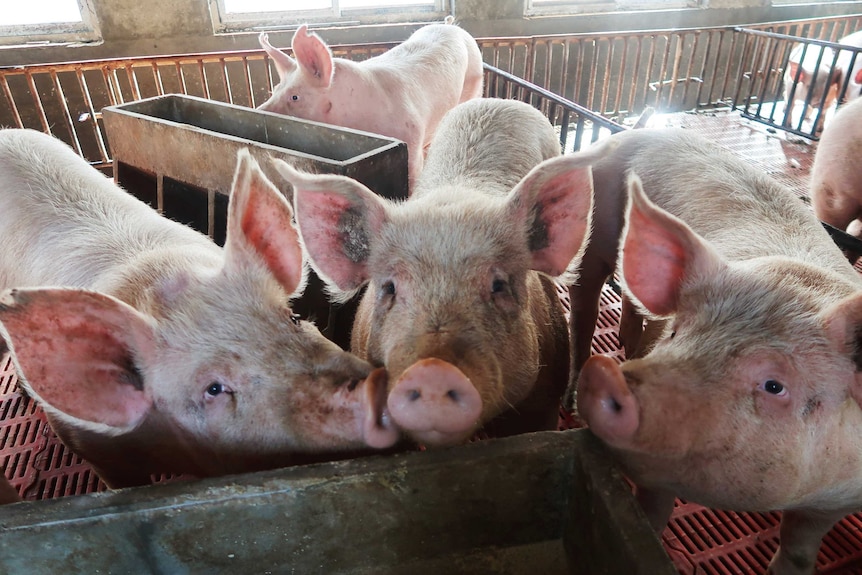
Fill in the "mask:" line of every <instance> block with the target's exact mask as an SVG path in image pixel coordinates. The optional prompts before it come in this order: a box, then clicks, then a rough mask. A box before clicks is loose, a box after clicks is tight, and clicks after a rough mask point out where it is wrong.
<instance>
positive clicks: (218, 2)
mask: <svg viewBox="0 0 862 575" xmlns="http://www.w3.org/2000/svg"><path fill="white" fill-rule="evenodd" d="M451 3H452V2H451V0H434V4H433V6H420V5H412V6H411V5H408V6H381V7H372V8H338V7H337V6H338V0H332V4H333V5H334V6H335V7H334V8H329V9H318V10H281V11H278V12H238V13H228V12H227V11H226V10H225V7H224V0H208V4H209V7H210V15H211V17H212V23H213V32H214V33H216V34H230V33H234V32H249V31H256V30H270V31H274V30H278V29H291V28H295V27H297V26H299V25H300V24H303V23H308V24H312V25H326V24H337V25H342V26H343V25H356V24H390V23H405V22H431V21H435V20H442V19H443V18H445V17H446V16H447V15H448V14H449V11H450V10H451Z"/></svg>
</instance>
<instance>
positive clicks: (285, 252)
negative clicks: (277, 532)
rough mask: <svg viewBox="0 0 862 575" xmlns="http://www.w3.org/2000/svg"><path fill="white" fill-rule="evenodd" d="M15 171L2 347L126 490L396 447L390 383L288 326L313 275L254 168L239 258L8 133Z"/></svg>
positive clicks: (65, 429) (52, 148) (236, 250)
mask: <svg viewBox="0 0 862 575" xmlns="http://www.w3.org/2000/svg"><path fill="white" fill-rule="evenodd" d="M0 166H2V170H0V181H2V186H0V189H2V191H3V193H2V196H0V203H2V209H0V235H2V243H3V246H4V250H3V252H2V254H0V287H2V288H5V289H6V291H5V292H4V293H3V295H2V297H0V323H2V333H3V336H4V339H5V341H6V342H7V343H8V346H9V348H10V351H11V352H12V354H13V359H14V362H15V365H16V367H17V369H18V371H19V373H20V374H21V381H22V382H23V384H24V387H25V389H26V390H27V391H28V393H30V394H31V395H33V396H35V398H36V399H37V400H38V401H39V403H40V404H41V405H42V406H43V407H44V408H45V411H46V413H47V416H48V419H49V421H50V423H51V425H52V427H53V428H54V430H55V431H56V433H57V435H58V436H59V437H60V438H61V440H62V441H63V442H64V443H65V444H66V445H67V446H69V447H70V448H71V449H72V450H73V451H75V452H76V453H78V454H79V455H81V456H82V457H84V458H85V459H87V460H88V461H89V462H90V463H91V464H92V465H93V467H94V469H95V471H96V472H97V474H98V475H99V476H100V477H101V478H102V479H103V480H104V481H105V483H106V484H108V485H109V486H110V487H122V486H129V485H139V484H146V483H149V482H150V475H151V474H158V473H162V472H171V473H188V474H192V475H196V476H209V475H221V474H225V473H236V472H241V471H247V470H255V469H262V468H272V467H277V466H281V465H286V464H290V463H296V462H302V461H305V460H306V458H314V457H317V456H318V454H319V453H320V452H326V453H327V454H328V455H333V456H334V455H335V454H337V453H338V452H346V451H356V450H367V449H368V448H380V447H388V446H390V445H392V444H393V443H394V442H395V440H396V439H397V432H395V431H394V430H393V429H392V428H391V426H388V425H387V424H386V420H385V418H384V417H383V413H382V410H383V409H384V407H383V402H384V401H385V396H384V395H383V393H384V392H385V389H384V388H383V387H382V386H381V378H380V376H381V374H380V373H379V370H378V371H376V372H372V368H371V366H370V365H368V364H367V363H366V362H364V361H361V360H359V359H358V358H356V357H354V356H352V355H350V354H348V353H346V352H344V351H342V350H341V349H339V348H338V347H337V346H336V345H335V344H333V343H331V342H329V341H328V340H326V339H325V338H324V337H323V336H322V335H321V334H320V333H319V332H318V331H317V329H316V328H315V327H314V326H313V325H311V324H309V323H308V322H305V321H301V320H300V319H299V318H298V317H296V316H295V315H294V314H293V312H292V310H291V309H290V307H289V299H290V298H291V297H293V296H294V295H296V294H297V293H298V292H299V291H301V289H302V286H303V276H304V262H303V254H302V250H301V247H300V245H299V243H298V235H297V232H296V230H295V228H294V226H293V224H292V222H291V219H292V210H291V208H290V206H289V204H288V203H287V202H286V200H285V199H284V198H283V196H282V195H281V194H280V193H279V192H278V191H277V190H276V189H275V188H274V186H273V185H272V184H271V183H270V182H269V181H268V180H267V179H266V177H265V176H264V175H263V173H262V172H261V171H260V169H259V167H258V166H257V164H256V162H255V161H254V160H253V159H252V158H251V156H250V155H249V154H248V152H247V151H242V152H241V153H240V154H239V157H238V165H237V170H236V176H235V180H234V185H233V191H232V193H231V198H230V204H229V215H228V232H227V237H228V239H227V242H226V246H225V248H224V249H221V248H219V247H217V246H216V245H215V244H214V243H213V242H212V241H211V240H210V239H209V238H207V237H206V236H204V235H202V234H199V233H197V232H195V231H193V230H191V229H189V228H188V227H186V226H184V225H182V224H179V223H176V222H172V221H170V220H167V219H166V218H163V217H162V216H160V215H158V214H157V213H156V212H155V211H154V210H152V209H151V208H149V207H148V206H146V205H145V204H143V203H141V202H139V201H138V200H136V199H134V198H133V197H131V196H130V195H128V194H126V193H125V192H124V191H122V190H121V189H119V188H118V187H117V186H116V185H114V184H113V182H111V181H110V180H109V179H107V178H105V177H104V176H103V175H102V174H100V173H99V172H98V171H97V170H95V169H94V168H92V167H90V166H89V165H88V164H87V162H86V161H85V160H84V159H83V158H81V157H80V156H78V155H77V154H76V153H75V152H74V151H72V149H71V148H69V147H68V146H66V145H65V144H63V143H62V142H60V141H59V140H56V139H54V138H52V137H51V136H48V135H45V134H42V133H40V132H36V131H32V130H11V129H10V130H3V131H0ZM46 286H47V287H46ZM55 286H57V287H55ZM8 288H15V289H8ZM328 455H327V456H328ZM325 457H326V456H325Z"/></svg>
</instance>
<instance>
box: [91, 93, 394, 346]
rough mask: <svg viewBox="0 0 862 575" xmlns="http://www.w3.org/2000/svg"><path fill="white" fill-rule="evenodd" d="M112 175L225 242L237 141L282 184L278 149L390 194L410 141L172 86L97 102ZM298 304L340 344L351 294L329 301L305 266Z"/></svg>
mask: <svg viewBox="0 0 862 575" xmlns="http://www.w3.org/2000/svg"><path fill="white" fill-rule="evenodd" d="M102 117H103V120H104V123H105V132H106V134H107V137H108V142H109V144H110V147H111V152H112V155H113V158H114V179H115V180H116V181H117V182H118V183H119V184H120V185H122V186H123V187H124V188H126V189H127V190H128V191H129V192H131V193H132V194H134V195H135V196H137V197H138V198H139V199H141V200H143V201H145V202H147V203H149V204H150V205H151V206H153V207H154V208H156V209H158V210H159V211H161V212H162V213H163V214H164V215H165V216H167V217H169V218H171V219H173V220H176V221H179V222H182V223H184V224H187V225H189V226H191V227H193V228H195V229H197V230H198V231H201V232H203V233H206V234H208V235H209V236H210V237H212V238H213V239H214V240H215V241H216V243H218V244H219V245H223V244H224V241H225V233H226V226H227V204H228V196H229V194H230V187H231V183H232V181H233V174H234V169H235V167H236V156H237V151H238V150H240V149H242V148H248V149H249V150H250V151H251V153H252V155H253V156H254V157H255V158H256V159H257V160H258V162H259V164H260V166H261V168H262V169H263V170H264V172H265V173H266V174H267V176H268V177H269V178H270V179H271V180H272V181H273V182H274V183H275V184H276V186H277V187H279V188H280V189H282V190H283V191H285V192H287V193H288V194H289V193H290V188H289V184H287V182H285V181H284V180H283V179H282V178H281V176H280V175H279V174H278V173H277V172H276V170H275V169H274V168H273V167H272V166H271V163H270V157H276V158H281V159H283V160H285V161H287V162H289V163H291V164H292V165H294V166H296V167H297V168H299V169H301V170H305V171H309V172H316V173H331V174H341V175H344V176H349V177H351V178H353V179H355V180H357V181H359V182H362V183H363V184H365V185H366V186H368V188H369V189H371V190H373V191H374V192H376V193H377V194H380V195H381V196H384V197H387V198H393V199H399V198H406V197H407V189H408V188H407V145H406V144H405V143H403V142H401V141H399V140H395V139H393V138H388V137H386V136H381V135H377V134H371V133H368V132H362V131H359V130H351V129H348V128H341V127H337V126H331V125H328V124H321V123H319V122H310V121H307V120H300V119H298V118H293V117H289V116H283V115H280V114H273V113H270V112H263V111H259V110H254V109H251V108H244V107H242V106H235V105H233V104H225V103H223V102H216V101H212V100H205V99H203V98H197V97H194V96H185V95H180V94H170V95H166V96H157V97H155V98H147V99H144V100H139V101H136V102H132V103H130V104H123V105H119V106H108V107H106V108H104V109H103V110H102ZM293 307H294V309H295V311H296V312H297V313H299V314H300V315H301V316H303V317H313V318H315V320H316V322H317V324H318V326H319V327H320V329H321V331H322V332H323V333H324V335H326V336H327V337H329V338H330V339H333V340H335V341H336V343H339V344H340V345H342V346H346V345H347V343H348V341H347V338H348V336H349V331H350V330H349V326H350V324H351V323H352V317H353V308H354V307H355V301H354V302H351V303H348V304H343V305H337V304H330V303H329V301H328V299H327V298H326V296H325V292H324V289H323V283H322V281H321V280H320V279H319V278H317V277H316V276H315V275H314V274H313V273H312V274H310V275H309V282H308V286H307V288H306V290H305V294H304V295H303V296H302V297H301V298H299V299H298V300H296V301H295V302H294V303H293Z"/></svg>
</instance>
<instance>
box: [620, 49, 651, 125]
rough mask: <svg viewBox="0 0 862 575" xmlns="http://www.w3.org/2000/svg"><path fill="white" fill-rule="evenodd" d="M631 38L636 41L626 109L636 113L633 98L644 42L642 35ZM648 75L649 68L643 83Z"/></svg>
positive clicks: (634, 96)
mask: <svg viewBox="0 0 862 575" xmlns="http://www.w3.org/2000/svg"><path fill="white" fill-rule="evenodd" d="M632 38H633V39H634V41H635V42H636V45H635V67H634V70H633V71H632V75H631V77H632V78H633V81H632V83H631V89H630V90H629V101H628V109H629V110H630V111H631V112H632V113H637V112H638V110H637V109H636V108H635V99H636V95H635V92H636V91H637V81H638V75H639V74H640V70H641V53H642V48H643V43H644V37H643V36H633V37H632ZM626 44H628V41H626ZM648 75H649V70H647V75H646V76H645V77H644V83H647V82H648V81H649V78H648V77H647V76H648Z"/></svg>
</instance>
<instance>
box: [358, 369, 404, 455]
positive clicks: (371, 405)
mask: <svg viewBox="0 0 862 575" xmlns="http://www.w3.org/2000/svg"><path fill="white" fill-rule="evenodd" d="M388 381H389V379H388V377H387V375H386V370H385V369H383V368H382V367H379V368H377V369H375V370H374V371H372V372H371V374H369V376H368V378H366V380H365V402H366V405H367V407H368V409H367V410H366V412H365V421H364V423H363V429H362V431H363V439H364V440H365V443H366V444H368V447H372V448H374V449H386V448H387V447H392V446H393V445H395V443H396V442H397V441H398V438H399V436H400V432H399V430H398V428H397V427H396V426H395V424H394V423H393V421H392V416H391V415H390V414H389V409H388V407H387V405H386V397H387V393H386V392H387V384H388Z"/></svg>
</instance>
